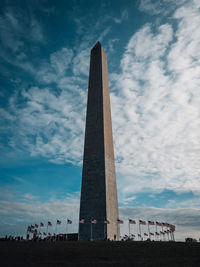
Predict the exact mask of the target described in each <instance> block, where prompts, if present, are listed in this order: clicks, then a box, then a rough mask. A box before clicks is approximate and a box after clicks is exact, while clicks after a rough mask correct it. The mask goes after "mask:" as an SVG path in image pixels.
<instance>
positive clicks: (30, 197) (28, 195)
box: [23, 193, 38, 200]
mask: <svg viewBox="0 0 200 267" xmlns="http://www.w3.org/2000/svg"><path fill="white" fill-rule="evenodd" d="M23 197H24V198H25V199H27V200H34V199H38V196H34V195H32V194H30V193H26V194H25V195H24V196H23Z"/></svg>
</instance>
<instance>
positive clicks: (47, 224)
mask: <svg viewBox="0 0 200 267" xmlns="http://www.w3.org/2000/svg"><path fill="white" fill-rule="evenodd" d="M48 226H49V224H48V223H47V230H46V234H47V233H48Z"/></svg>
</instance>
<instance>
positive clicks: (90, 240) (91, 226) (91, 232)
mask: <svg viewBox="0 0 200 267" xmlns="http://www.w3.org/2000/svg"><path fill="white" fill-rule="evenodd" d="M90 223H91V236H90V241H92V220H91V222H90Z"/></svg>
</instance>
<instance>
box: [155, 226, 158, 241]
mask: <svg viewBox="0 0 200 267" xmlns="http://www.w3.org/2000/svg"><path fill="white" fill-rule="evenodd" d="M155 226H156V241H158V235H157V223H156V225H155Z"/></svg>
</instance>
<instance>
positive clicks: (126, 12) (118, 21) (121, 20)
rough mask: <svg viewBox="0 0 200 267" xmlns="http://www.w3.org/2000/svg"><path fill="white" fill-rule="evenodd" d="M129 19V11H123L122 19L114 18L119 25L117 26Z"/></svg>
mask: <svg viewBox="0 0 200 267" xmlns="http://www.w3.org/2000/svg"><path fill="white" fill-rule="evenodd" d="M127 19H128V11H127V10H123V11H122V12H121V17H120V18H114V19H113V20H114V22H115V23H117V24H120V23H122V22H123V21H124V20H127Z"/></svg>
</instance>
